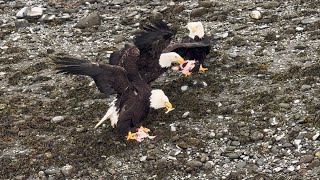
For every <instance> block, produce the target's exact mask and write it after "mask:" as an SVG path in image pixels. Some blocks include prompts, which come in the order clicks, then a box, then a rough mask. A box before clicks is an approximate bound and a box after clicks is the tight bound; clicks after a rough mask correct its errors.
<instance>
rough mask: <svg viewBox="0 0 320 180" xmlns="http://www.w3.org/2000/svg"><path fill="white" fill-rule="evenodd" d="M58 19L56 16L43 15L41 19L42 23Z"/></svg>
mask: <svg viewBox="0 0 320 180" xmlns="http://www.w3.org/2000/svg"><path fill="white" fill-rule="evenodd" d="M55 18H56V15H47V14H45V15H43V16H42V17H41V18H40V21H52V20H54V19H55Z"/></svg>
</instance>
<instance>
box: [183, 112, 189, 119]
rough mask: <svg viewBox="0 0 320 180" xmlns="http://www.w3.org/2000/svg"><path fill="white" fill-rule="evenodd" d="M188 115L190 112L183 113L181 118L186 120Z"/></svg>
mask: <svg viewBox="0 0 320 180" xmlns="http://www.w3.org/2000/svg"><path fill="white" fill-rule="evenodd" d="M189 115H190V111H187V112H185V113H183V114H182V118H186V117H188V116H189Z"/></svg>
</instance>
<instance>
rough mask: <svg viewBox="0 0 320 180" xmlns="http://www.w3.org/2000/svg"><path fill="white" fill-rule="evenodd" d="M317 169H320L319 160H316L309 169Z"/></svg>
mask: <svg viewBox="0 0 320 180" xmlns="http://www.w3.org/2000/svg"><path fill="white" fill-rule="evenodd" d="M316 167H320V160H319V159H314V160H313V161H312V162H311V163H310V164H309V165H308V169H313V168H316Z"/></svg>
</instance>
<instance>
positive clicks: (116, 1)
mask: <svg viewBox="0 0 320 180" xmlns="http://www.w3.org/2000/svg"><path fill="white" fill-rule="evenodd" d="M123 3H124V0H112V1H111V4H114V5H120V4H123Z"/></svg>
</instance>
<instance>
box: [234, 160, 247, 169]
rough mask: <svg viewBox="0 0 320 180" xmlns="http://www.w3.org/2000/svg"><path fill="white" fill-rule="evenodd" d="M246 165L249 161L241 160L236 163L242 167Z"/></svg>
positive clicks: (238, 166)
mask: <svg viewBox="0 0 320 180" xmlns="http://www.w3.org/2000/svg"><path fill="white" fill-rule="evenodd" d="M246 165H247V162H245V161H241V162H238V163H237V164H236V167H237V168H239V169H241V168H244V167H245V166H246Z"/></svg>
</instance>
